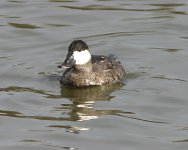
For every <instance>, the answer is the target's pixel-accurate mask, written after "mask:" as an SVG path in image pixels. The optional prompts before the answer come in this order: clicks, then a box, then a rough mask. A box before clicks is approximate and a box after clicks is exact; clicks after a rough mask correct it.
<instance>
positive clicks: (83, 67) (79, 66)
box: [75, 60, 93, 72]
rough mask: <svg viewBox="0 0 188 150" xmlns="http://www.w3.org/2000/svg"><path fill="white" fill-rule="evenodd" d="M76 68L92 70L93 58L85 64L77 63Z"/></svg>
mask: <svg viewBox="0 0 188 150" xmlns="http://www.w3.org/2000/svg"><path fill="white" fill-rule="evenodd" d="M75 69H76V70H77V71H82V72H91V71H92V70H93V68H92V63H91V60H89V61H88V62H87V63H85V64H83V65H75Z"/></svg>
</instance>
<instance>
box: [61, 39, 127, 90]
mask: <svg viewBox="0 0 188 150" xmlns="http://www.w3.org/2000/svg"><path fill="white" fill-rule="evenodd" d="M58 68H66V70H65V71H64V73H63V75H62V77H61V79H60V83H61V84H63V85H67V86H73V87H87V86H95V85H103V84H109V83H117V82H120V83H121V82H122V80H123V78H124V76H125V70H124V68H123V67H122V65H121V63H120V62H119V61H117V60H116V57H114V56H113V55H110V56H103V55H91V54H90V52H89V47H88V45H87V44H86V43H85V42H84V41H82V40H75V41H73V42H72V43H71V44H70V46H69V48H68V54H67V56H66V59H65V61H64V62H63V63H62V64H61V65H59V66H58Z"/></svg>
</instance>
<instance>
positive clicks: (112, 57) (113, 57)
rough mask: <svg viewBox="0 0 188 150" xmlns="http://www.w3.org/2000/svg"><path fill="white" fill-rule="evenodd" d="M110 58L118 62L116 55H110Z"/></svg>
mask: <svg viewBox="0 0 188 150" xmlns="http://www.w3.org/2000/svg"><path fill="white" fill-rule="evenodd" d="M108 58H110V59H111V60H116V59H117V56H115V55H114V54H109V55H108Z"/></svg>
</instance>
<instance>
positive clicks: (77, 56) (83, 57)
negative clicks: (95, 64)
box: [73, 49, 91, 65]
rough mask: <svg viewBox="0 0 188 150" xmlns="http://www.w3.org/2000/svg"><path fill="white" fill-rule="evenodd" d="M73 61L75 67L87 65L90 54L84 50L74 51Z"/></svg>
mask: <svg viewBox="0 0 188 150" xmlns="http://www.w3.org/2000/svg"><path fill="white" fill-rule="evenodd" d="M73 57H74V60H75V61H76V64H77V65H83V64H85V63H87V62H88V61H89V60H90V59H91V54H90V52H89V51H88V50H87V49H86V50H84V51H80V52H78V51H75V52H73Z"/></svg>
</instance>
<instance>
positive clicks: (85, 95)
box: [57, 84, 123, 121]
mask: <svg viewBox="0 0 188 150" xmlns="http://www.w3.org/2000/svg"><path fill="white" fill-rule="evenodd" d="M122 86H123V85H122V84H111V85H104V86H95V87H89V88H70V87H61V96H62V97H64V98H67V99H69V100H70V101H71V104H62V105H61V107H59V108H57V109H62V110H65V109H67V110H69V112H68V113H67V114H68V115H69V117H70V118H69V119H70V120H72V121H84V120H91V119H96V118H98V116H100V115H105V114H114V113H117V110H94V109H93V105H94V103H95V102H96V101H109V100H111V99H112V98H113V97H114V96H111V93H112V92H113V91H115V90H118V89H120V88H121V87H122Z"/></svg>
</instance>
